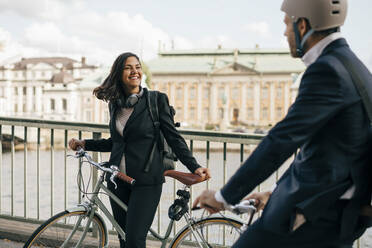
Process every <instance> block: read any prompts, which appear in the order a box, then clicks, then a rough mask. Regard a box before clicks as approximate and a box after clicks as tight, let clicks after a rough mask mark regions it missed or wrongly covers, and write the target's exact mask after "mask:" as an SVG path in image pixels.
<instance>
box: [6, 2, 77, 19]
mask: <svg viewBox="0 0 372 248" xmlns="http://www.w3.org/2000/svg"><path fill="white" fill-rule="evenodd" d="M83 6H84V2H83V0H32V1H24V0H0V12H13V13H16V14H18V15H19V16H22V17H27V18H30V19H42V20H61V19H63V18H64V17H65V16H66V15H68V14H69V13H71V12H73V11H76V10H81V9H82V8H83Z"/></svg>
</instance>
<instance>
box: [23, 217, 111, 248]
mask: <svg viewBox="0 0 372 248" xmlns="http://www.w3.org/2000/svg"><path fill="white" fill-rule="evenodd" d="M88 219H89V217H88V213H87V211H73V212H69V211H63V212H61V213H59V214H56V215H54V216H53V217H51V218H50V219H48V220H47V221H45V222H44V223H43V224H42V225H41V226H39V228H38V229H36V231H35V232H34V233H33V234H32V235H31V236H30V238H29V239H28V240H27V242H26V243H25V245H24V247H23V248H28V247H69V248H70V247H75V246H76V244H77V242H78V241H79V240H80V238H81V237H82V235H83V233H84V229H85V227H86V226H87V221H88ZM106 242H107V237H106V232H105V228H104V224H103V222H102V221H101V219H100V218H99V217H97V216H96V215H95V216H94V217H93V219H92V221H91V224H90V225H89V227H88V232H87V233H86V236H85V238H84V240H83V243H82V245H81V246H80V247H94V248H97V247H104V245H105V243H106Z"/></svg>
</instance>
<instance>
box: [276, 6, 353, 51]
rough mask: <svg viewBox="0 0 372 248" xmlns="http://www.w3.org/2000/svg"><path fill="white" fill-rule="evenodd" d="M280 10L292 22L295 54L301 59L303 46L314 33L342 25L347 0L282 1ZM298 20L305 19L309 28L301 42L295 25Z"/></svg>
mask: <svg viewBox="0 0 372 248" xmlns="http://www.w3.org/2000/svg"><path fill="white" fill-rule="evenodd" d="M281 10H282V11H283V12H284V13H286V14H287V15H288V16H289V17H290V18H291V19H292V20H293V29H294V32H295V36H296V46H297V53H298V54H299V55H300V57H302V55H303V45H304V44H305V42H306V40H307V39H308V38H309V36H310V35H311V34H312V33H314V31H321V30H327V29H331V28H337V27H340V26H342V25H343V24H344V22H345V19H346V14H347V0H284V1H283V3H282V7H281ZM299 18H306V19H307V20H308V21H309V23H310V26H311V29H310V30H309V31H308V32H307V33H306V34H305V36H304V37H303V38H302V40H301V39H300V37H299V32H298V29H297V25H296V23H297V21H298V19H299Z"/></svg>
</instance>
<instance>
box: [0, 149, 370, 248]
mask: <svg viewBox="0 0 372 248" xmlns="http://www.w3.org/2000/svg"><path fill="white" fill-rule="evenodd" d="M232 146H234V145H232ZM214 147H215V148H222V144H221V146H220V147H219V145H218V144H215V145H214ZM229 147H230V146H229ZM233 148H236V147H233ZM69 153H71V152H69ZM248 153H249V151H247V152H246V154H245V157H246V156H248ZM194 155H195V157H196V159H197V161H198V162H199V163H200V164H201V165H202V166H206V163H207V161H206V154H205V152H194ZM108 156H109V153H102V161H106V160H108ZM24 158H25V156H24V153H23V151H20V152H16V153H15V159H14V161H16V162H15V163H14V166H13V171H14V175H15V176H14V177H13V186H14V189H13V190H14V210H13V211H14V212H13V214H14V215H15V216H24V215H25V211H24V181H25V180H24V176H25V175H24ZM52 160H53V163H54V166H53V175H54V176H53V180H52V179H51V175H52V166H51V161H52ZM65 163H66V176H65ZM289 163H290V161H287V162H286V163H285V164H284V165H283V166H282V167H281V168H280V170H279V171H278V173H277V174H273V175H272V176H271V177H270V178H269V179H268V180H266V181H265V182H264V183H263V184H261V186H260V190H261V191H265V190H270V189H271V188H272V186H273V185H274V184H275V181H276V178H277V177H280V176H281V175H282V173H283V172H284V170H285V169H286V168H287V166H288V164H289ZM78 164H79V163H78V161H77V159H75V158H66V157H65V152H64V150H57V151H55V152H54V154H53V155H52V153H51V151H45V150H42V151H40V192H39V194H40V207H39V208H40V210H39V214H40V216H39V217H40V219H47V218H49V217H50V216H51V215H52V214H56V213H58V212H60V211H63V210H64V209H65V208H66V207H67V208H68V207H72V206H74V205H76V204H77V203H78V196H79V195H78V188H77V173H78ZM239 166H240V154H239V153H237V152H227V155H226V165H225V168H226V175H225V177H224V161H223V153H222V152H221V151H216V152H211V153H210V160H209V168H210V170H211V174H212V179H211V180H209V182H208V183H207V182H203V183H200V184H197V185H194V186H193V187H192V192H191V193H192V200H194V199H195V198H196V197H197V196H198V195H199V194H200V193H201V192H202V191H203V190H204V189H205V188H207V187H208V188H209V189H216V190H218V189H220V188H221V187H222V185H223V184H224V183H225V182H226V180H228V179H229V178H230V177H231V176H232V174H233V173H234V172H235V171H236V170H237V169H238V167H239ZM176 168H177V170H181V171H187V168H186V167H185V166H183V165H182V164H181V163H179V162H177V167H176ZM26 171H27V174H26V185H27V187H26V205H27V206H26V217H28V218H37V214H38V211H37V154H36V151H28V153H27V166H26ZM90 171H91V170H90V167H89V166H87V165H86V166H85V165H83V178H84V183H85V186H86V185H87V184H88V181H89V178H90V177H89V175H90ZM0 173H1V174H0V179H1V181H0V192H1V197H0V201H1V202H0V213H1V214H11V178H12V177H11V154H10V153H4V154H3V157H2V168H1V170H0ZM65 178H66V184H65ZM247 180H249V178H247ZM52 184H53V187H52ZM91 184H92V183H91V182H90V187H89V189H91V188H92V187H91ZM207 184H208V185H207ZM65 185H66V186H65ZM65 187H66V192H67V197H66V199H67V201H66V202H65V200H64V192H65ZM180 187H181V184H180V183H178V182H175V181H174V180H173V179H166V183H165V184H164V187H163V194H162V199H161V202H160V206H159V211H158V213H157V214H156V216H155V219H154V222H153V225H152V228H153V229H154V230H157V231H160V233H161V234H164V233H165V231H166V228H167V225H168V217H167V216H168V207H169V206H170V205H171V204H172V201H173V196H174V195H175V191H174V188H175V189H176V190H177V189H179V188H180ZM52 188H53V201H52V200H51V192H52ZM256 190H257V189H256ZM101 199H102V200H103V201H104V202H105V203H106V204H109V202H108V199H107V197H106V196H104V195H102V197H101ZM52 205H53V207H51V206H52ZM198 214H199V215H200V214H201V211H200V212H199V213H197V215H198ZM158 219H160V220H161V223H160V225H158ZM184 224H185V223H184V221H183V220H181V221H179V222H177V223H176V228H175V229H174V230H173V232H172V234H173V235H174V234H175V233H177V232H178V231H179V230H180V229H181V228H182V226H183V225H184ZM354 247H357V245H356V244H355V245H354ZM359 247H363V248H367V247H370V248H372V229H371V228H370V229H369V230H367V232H366V233H365V234H364V236H363V237H362V238H361V240H360V246H359Z"/></svg>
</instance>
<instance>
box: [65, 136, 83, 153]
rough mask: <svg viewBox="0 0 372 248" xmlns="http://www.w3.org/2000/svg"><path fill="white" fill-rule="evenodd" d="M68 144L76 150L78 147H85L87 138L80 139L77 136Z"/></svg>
mask: <svg viewBox="0 0 372 248" xmlns="http://www.w3.org/2000/svg"><path fill="white" fill-rule="evenodd" d="M68 146H69V147H70V148H71V150H73V151H76V150H78V148H83V149H85V140H78V139H75V138H72V139H70V141H69V142H68Z"/></svg>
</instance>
